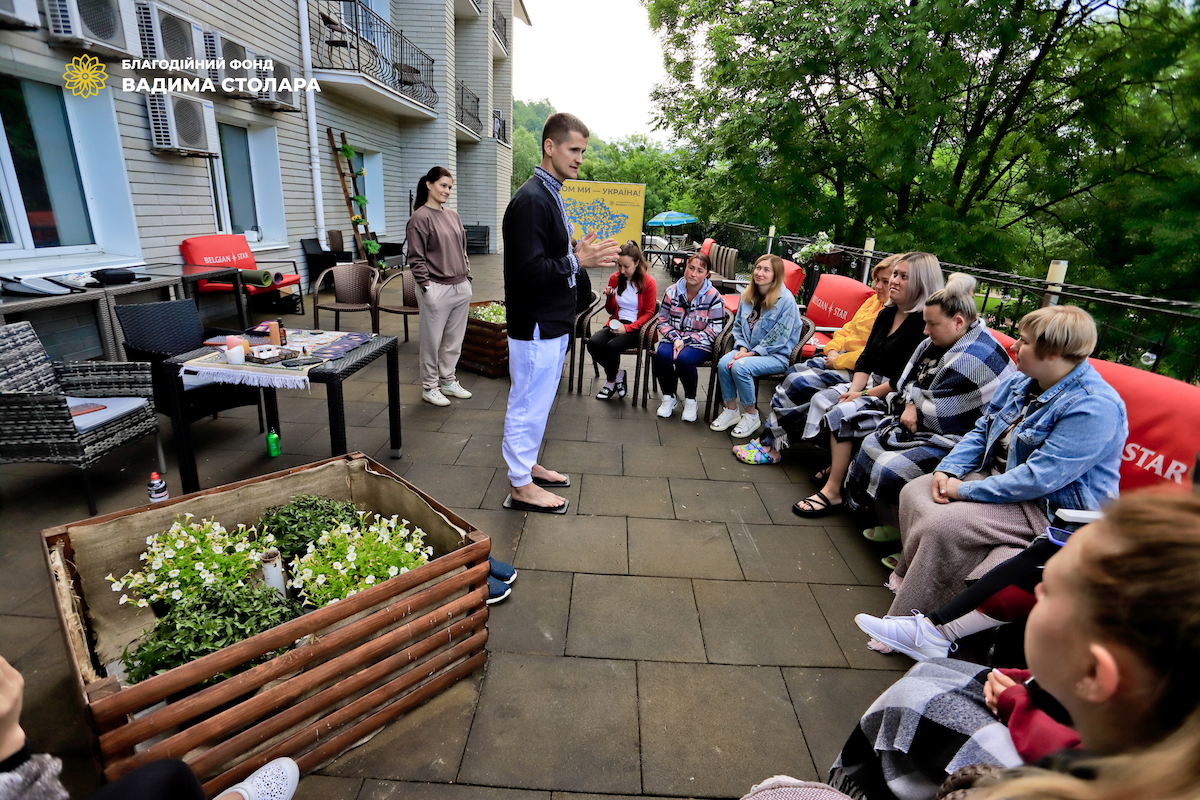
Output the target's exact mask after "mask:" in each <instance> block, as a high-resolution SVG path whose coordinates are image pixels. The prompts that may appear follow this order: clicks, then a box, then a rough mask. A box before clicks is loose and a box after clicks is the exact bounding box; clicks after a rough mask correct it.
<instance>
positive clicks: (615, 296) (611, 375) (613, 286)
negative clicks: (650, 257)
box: [587, 239, 658, 400]
mask: <svg viewBox="0 0 1200 800" xmlns="http://www.w3.org/2000/svg"><path fill="white" fill-rule="evenodd" d="M649 269H650V264H649V263H647V261H646V256H645V255H643V254H642V248H640V247H638V246H637V243H636V242H634V241H633V240H632V239H630V240H629V241H628V242H626V243H625V244H623V245H621V249H620V251H618V253H617V271H616V272H614V273H613V274H612V275H611V276H609V279H608V287H607V288H606V289H605V290H604V308H605V310H606V311H608V313H609V316H611V317H612V319H611V320H609V322H608V324H607V325H605V326H604V327H603V328H601V329H600V330H598V331H596V332H595V333H593V334H592V335H591V336H590V337H589V338H588V340H587V348H588V352H589V353H591V354H592V359H593V360H594V361H595V362H596V363H597V364H599V365H600V366H602V367H604V380H605V383H604V386H602V387H601V388H600V391H599V392H598V393H597V394H596V398H597V399H598V400H608V399H610V398H611V397H612V396H613V395H614V394H615V395H616V396H618V397H624V396H625V392H626V390H627V389H626V381H625V370H623V369H621V354H622V353H624V352H625V351H626V350H628V349H630V348H632V347H637V341H638V336H640V335H641V330H642V326H643V325H645V324H646V323H647V322H649V321H650V318H651V317H652V316H654V303H655V302H656V301H657V300H658V287H657V286H656V285H655V284H654V278H651V277H650V275H649V272H648V270H649Z"/></svg>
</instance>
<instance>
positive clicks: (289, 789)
mask: <svg viewBox="0 0 1200 800" xmlns="http://www.w3.org/2000/svg"><path fill="white" fill-rule="evenodd" d="M299 784H300V768H299V767H298V766H296V762H295V761H292V760H291V759H290V758H277V759H275V760H274V761H268V762H267V763H266V764H263V765H262V766H261V767H259V768H258V769H257V770H255V771H254V772H252V773H251V774H250V777H248V778H246V780H244V781H242V782H241V783H238V784H235V785H233V786H230V787H229V788H228V789H226V790H225V791H227V792H237V793H238V794H240V795H241V796H242V797H244V798H246V800H291V798H292V795H294V794H295V793H296V787H297V786H298V785H299Z"/></svg>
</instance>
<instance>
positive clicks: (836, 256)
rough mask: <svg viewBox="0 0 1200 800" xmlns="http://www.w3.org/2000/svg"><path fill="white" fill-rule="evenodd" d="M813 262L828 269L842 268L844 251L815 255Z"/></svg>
mask: <svg viewBox="0 0 1200 800" xmlns="http://www.w3.org/2000/svg"><path fill="white" fill-rule="evenodd" d="M812 260H813V261H814V262H816V263H817V264H821V265H823V266H826V267H840V266H841V265H842V251H841V250H834V251H833V252H832V253H813V256H812Z"/></svg>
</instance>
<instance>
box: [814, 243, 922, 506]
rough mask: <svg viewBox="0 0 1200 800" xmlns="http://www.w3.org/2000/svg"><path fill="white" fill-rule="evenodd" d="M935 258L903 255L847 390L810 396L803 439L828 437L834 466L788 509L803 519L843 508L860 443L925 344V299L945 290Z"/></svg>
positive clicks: (821, 475)
mask: <svg viewBox="0 0 1200 800" xmlns="http://www.w3.org/2000/svg"><path fill="white" fill-rule="evenodd" d="M944 285H945V284H944V281H943V280H942V270H941V267H939V266H938V260H937V256H934V255H932V254H930V253H920V252H913V253H905V254H904V255H903V256H902V257H901V259H900V260H899V261H897V262H896V266H895V268H894V269H893V270H892V281H891V284H890V286H889V287H888V304H887V306H885V307H884V309H883V311H880V312H879V316H878V317H876V319H875V325H874V327H872V328H871V335H870V336H868V337H867V346H866V349H864V350H863V352H862V355H860V356H859V357H858V362H857V363H855V365H854V378H853V379H852V380H851V381H850V384H849V385H848V386H847V385H842V386H838V387H834V388H832V389H825V390H824V391H821V392H818V393H817V394H815V395H813V398H812V401H811V403H810V404H809V408H808V420H807V422H806V423H805V426H804V433H803V434H802V438H804V439H809V440H811V439H815V438H817V437H818V436H819V435H820V434H821V432H822V431H823V430H827V431H829V443H830V450H831V451H832V463H831V464H830V466H829V468H828V469H826V470H822V471H821V472H818V473H817V475H816V478H817V480H823V481H824V486H822V487H821V489H820V491H818V492H817V493H816V494H814V495H812V496H810V497H807V498H805V499H804V500H801V501H800V502H799V503H796V504H795V505H794V506H792V512H793V513H795V514H797V515H798V516H801V517H823V516H825V515H826V514H829V513H831V512H833V511H836V510H837V509H839V508H841V507H842V481H844V480H845V479H846V471H847V470H848V469H849V467H850V460H851V458H852V457H853V456H854V446H855V443H856V441H857V440H858V439H861V438H863V437H865V436H866V435H867V434H868V433H870V432H871V431H873V430H875V428H876V427H877V426H878V425H879V421H880V420H881V419H883V417H884V415H885V414H886V413H887V400H886V398H887V396H888V395H889V394H890V393H891V392H892V383H893V382H894V381H896V380H898V379H899V378H900V375H901V373H902V372H904V367H905V366H906V365H907V364H908V360H909V359H910V358H912V354H913V353H914V352H915V351H916V349H917V345H919V344H920V343H921V342H923V341H924V340H925V320H924V319H923V318H922V316H921V314H922V312H923V311H924V310H925V298H926V297H928V296H929V295H931V294H933V293H934V292H936V291H938V290H939V289H941V288H942V287H943V286H944Z"/></svg>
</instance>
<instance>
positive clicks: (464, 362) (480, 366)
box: [458, 301, 508, 378]
mask: <svg viewBox="0 0 1200 800" xmlns="http://www.w3.org/2000/svg"><path fill="white" fill-rule="evenodd" d="M488 305H491V301H484V302H482V303H471V308H472V309H476V308H482V307H484V306H488ZM458 366H460V367H461V368H463V369H465V370H466V371H467V372H474V373H475V374H476V375H483V376H484V377H486V378H503V377H506V376H507V375H508V324H507V323H496V322H484V321H483V320H481V319H472V318H470V317H468V318H467V335H466V336H465V337H464V338H463V348H462V356H460V357H459V359H458Z"/></svg>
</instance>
